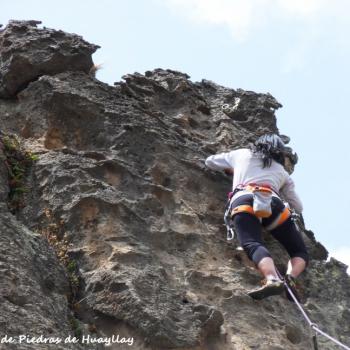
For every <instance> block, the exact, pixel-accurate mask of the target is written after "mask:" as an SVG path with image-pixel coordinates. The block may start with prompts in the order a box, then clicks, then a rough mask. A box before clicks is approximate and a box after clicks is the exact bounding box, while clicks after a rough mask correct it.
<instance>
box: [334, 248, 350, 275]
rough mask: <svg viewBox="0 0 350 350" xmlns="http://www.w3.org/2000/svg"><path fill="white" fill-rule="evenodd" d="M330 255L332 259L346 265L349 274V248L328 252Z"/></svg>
mask: <svg viewBox="0 0 350 350" xmlns="http://www.w3.org/2000/svg"><path fill="white" fill-rule="evenodd" d="M330 255H331V256H332V257H333V258H336V259H337V260H339V261H341V262H343V263H344V264H346V265H348V266H349V268H348V270H347V272H348V274H350V247H341V248H337V249H335V250H334V251H332V252H330Z"/></svg>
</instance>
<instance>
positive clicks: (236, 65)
mask: <svg viewBox="0 0 350 350" xmlns="http://www.w3.org/2000/svg"><path fill="white" fill-rule="evenodd" d="M349 12H350V1H349V0H129V1H125V0H114V1H113V0H99V1H98V2H96V1H91V0H85V1H67V0H60V1H59V2H49V1H47V0H45V1H43V0H11V1H6V2H5V1H3V3H2V5H1V11H0V23H1V24H3V25H6V23H7V22H8V20H9V19H36V20H41V21H42V22H43V25H44V26H46V27H51V28H55V29H62V30H64V31H67V32H72V33H77V34H79V35H82V36H83V37H84V39H86V40H87V41H89V42H92V43H94V44H98V45H100V46H101V49H99V50H98V51H97V52H96V53H95V54H94V57H93V58H94V61H95V63H102V65H103V68H102V69H101V70H100V72H99V73H98V76H97V77H98V78H99V79H100V80H102V81H104V82H106V83H109V84H113V82H115V81H120V80H121V79H122V76H123V75H124V74H128V73H134V72H140V73H144V72H145V71H147V70H152V69H155V68H164V69H167V68H169V69H174V70H179V71H182V72H185V73H187V74H189V75H190V76H191V80H192V81H200V80H202V79H209V80H212V81H214V82H216V83H218V84H220V85H224V86H226V87H230V88H233V89H237V88H242V89H245V90H252V91H256V92H259V93H267V92H269V93H271V94H272V95H273V96H274V97H275V98H276V99H277V100H278V101H279V102H280V103H282V105H283V108H281V109H280V110H278V111H277V112H276V116H277V121H278V122H277V126H278V128H279V130H280V133H282V134H285V135H288V136H289V137H290V138H291V143H290V146H292V147H293V149H294V150H295V151H296V152H297V153H298V156H299V163H298V164H297V167H296V170H295V172H294V174H293V175H292V176H293V178H294V181H295V183H296V189H297V192H298V194H299V195H300V197H301V198H302V201H303V203H304V219H305V223H306V227H307V229H310V230H312V231H313V232H314V233H315V236H316V239H317V240H318V241H320V242H321V243H322V244H323V245H325V247H326V248H327V249H328V251H329V252H330V254H331V255H332V256H334V257H336V258H337V259H338V260H341V261H343V262H344V263H347V264H348V265H350V223H349V221H348V220H347V218H346V217H347V214H348V213H350V186H349V187H348V186H347V181H349V172H350V157H349V154H348V153H347V149H348V141H349V139H350V135H349V132H350V121H349V117H348V114H349V112H348V110H347V107H348V96H349V95H350V85H349V79H350V65H349V62H350V40H349V36H350V20H349V18H348V13H349ZM348 271H349V270H348Z"/></svg>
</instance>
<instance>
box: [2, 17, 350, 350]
mask: <svg viewBox="0 0 350 350" xmlns="http://www.w3.org/2000/svg"><path fill="white" fill-rule="evenodd" d="M36 24H37V22H35V21H26V22H18V21H15V22H11V23H10V24H9V25H8V26H7V27H5V28H4V29H3V30H2V31H1V32H0V77H1V79H2V80H1V81H0V86H1V91H0V94H1V96H2V97H6V99H4V98H3V99H0V120H1V125H2V131H3V132H4V133H5V134H9V135H16V136H17V137H18V139H19V140H20V142H21V143H22V145H23V146H24V147H25V149H26V150H27V151H30V152H32V153H34V154H36V155H37V158H38V159H37V160H35V161H34V162H33V164H32V165H31V167H30V168H29V169H27V171H26V177H25V186H26V187H27V188H28V189H29V191H28V192H25V191H24V193H23V195H22V196H23V197H22V203H21V205H20V206H18V208H17V209H16V210H15V211H14V210H12V212H13V213H14V214H11V213H10V212H9V209H8V207H7V206H6V204H5V201H6V197H7V193H8V191H9V188H8V177H7V170H6V169H5V168H4V166H5V165H4V164H5V162H4V159H6V154H5V155H3V157H2V159H3V163H2V165H1V164H0V165H1V167H0V189H1V196H2V197H1V198H2V202H3V205H2V206H1V210H0V220H1V221H2V225H1V227H2V229H1V235H0V249H1V257H0V264H1V265H0V266H1V269H2V271H3V276H4V278H3V279H2V280H1V282H0V287H1V288H0V300H1V304H0V308H1V313H0V315H1V316H0V334H1V336H3V335H5V334H7V335H9V336H13V337H16V336H18V335H19V334H23V333H24V334H29V335H31V336H39V335H41V334H43V335H45V336H47V337H49V336H52V337H61V338H63V339H64V338H65V337H67V336H68V335H72V336H73V335H74V334H76V333H77V329H76V328H77V325H79V330H80V335H81V334H83V335H88V334H90V335H92V336H95V337H101V336H112V335H113V334H114V335H117V334H119V335H120V337H125V339H126V338H131V337H133V345H132V346H130V345H128V344H126V343H124V344H121V343H115V344H114V345H112V346H111V347H110V348H111V349H130V348H135V349H146V348H147V349H167V348H177V349H193V350H195V349H197V350H199V349H227V350H228V349H238V350H239V349H242V350H243V349H261V350H263V349H266V350H272V349H274V350H277V349H287V350H288V349H291V350H292V349H310V348H312V341H311V335H312V332H311V331H310V330H309V329H308V327H307V326H306V323H305V322H304V320H303V319H302V317H301V315H300V313H299V311H298V310H297V309H296V307H295V305H294V304H292V303H290V302H289V301H287V300H286V299H285V298H284V297H281V296H277V297H272V298H269V299H268V300H263V301H254V300H252V299H251V298H250V297H248V296H247V295H246V293H245V292H246V290H247V289H251V288H253V287H255V286H256V285H257V284H258V283H259V280H260V279H261V277H260V276H259V274H258V273H257V271H256V270H255V269H254V268H253V267H252V265H251V264H250V263H249V262H248V261H247V259H246V257H245V256H244V254H242V252H241V251H239V250H237V249H236V248H237V243H231V244H229V243H227V242H226V241H225V228H224V226H223V225H222V215H223V208H224V204H225V203H224V202H225V195H226V192H227V191H228V190H229V188H230V185H231V180H230V178H229V177H227V176H225V175H223V174H220V173H214V172H212V171H209V170H207V169H205V167H204V162H203V161H204V159H205V157H206V156H208V155H209V154H213V153H215V152H218V151H222V150H225V149H228V148H231V147H241V146H246V145H247V144H248V143H249V142H251V141H254V140H255V139H256V138H257V137H258V136H259V135H261V134H263V133H266V132H278V129H277V126H276V118H275V110H276V109H278V108H279V107H281V105H280V104H279V103H278V102H277V101H276V100H275V99H274V98H273V97H272V96H271V95H269V94H257V93H254V92H250V91H243V90H233V89H229V88H225V87H222V86H219V85H216V84H215V83H213V82H211V81H205V80H203V81H202V82H200V83H193V82H191V81H190V80H189V77H188V76H187V75H186V74H183V73H179V72H175V71H171V70H163V69H156V70H154V71H148V72H146V73H145V74H144V75H142V74H139V73H135V74H130V75H126V76H124V77H123V79H124V81H123V82H119V83H116V84H115V86H109V85H107V84H105V83H102V82H100V81H98V80H96V79H95V78H94V77H92V76H90V75H89V74H88V72H89V69H90V68H91V66H92V60H91V54H92V52H94V51H95V49H96V46H94V45H90V44H88V43H86V42H85V41H83V40H82V39H81V38H80V37H78V36H75V35H68V34H65V33H63V32H61V31H55V30H51V29H40V28H37V27H36ZM9 52H10V56H9ZM38 55H39V56H40V60H37V59H35V58H37V57H38ZM58 61H59V63H58ZM16 62H26V63H25V64H23V65H19V63H16ZM18 66H20V67H21V69H23V70H22V71H21V72H22V73H21V74H20V76H21V80H18V77H17V74H16V69H17V67H18ZM285 139H286V140H288V138H287V137H285ZM291 159H293V160H294V161H295V159H296V158H295V155H292V154H291ZM6 164H7V163H6ZM299 225H300V226H301V229H302V230H303V234H304V238H305V240H306V243H307V245H308V247H309V250H310V253H311V256H312V260H311V263H310V266H309V268H308V270H307V272H306V273H305V274H304V276H303V277H302V279H301V280H302V284H303V285H304V295H303V300H304V303H305V304H304V305H305V308H306V310H307V311H308V312H309V314H310V316H311V318H312V319H314V320H315V321H316V322H317V323H319V326H320V328H322V329H323V330H326V331H328V332H329V333H330V334H332V335H333V336H336V337H337V338H339V339H340V340H342V341H344V342H347V343H350V322H349V321H350V312H349V307H350V279H349V277H348V276H347V274H346V267H345V265H343V264H341V263H340V262H338V261H336V260H333V259H332V260H331V261H329V262H326V258H327V251H326V250H325V248H324V247H323V246H322V245H321V244H319V243H318V242H317V241H316V240H315V238H314V235H313V233H312V232H311V231H308V230H306V229H305V227H304V224H303V223H302V222H299ZM40 233H41V234H42V235H40ZM266 241H267V244H268V246H269V248H270V249H271V251H272V253H273V255H274V257H275V258H276V260H277V262H278V265H279V266H283V265H284V264H285V262H286V261H287V256H286V254H285V253H284V251H283V250H282V249H281V248H280V247H279V245H278V244H277V243H276V242H274V241H273V240H272V239H271V238H270V237H269V236H268V235H266ZM56 255H57V257H56ZM319 342H320V344H322V343H324V346H323V348H327V349H336V347H334V345H333V344H332V343H329V342H328V341H326V340H325V339H319ZM6 346H8V347H6V349H7V348H10V346H11V348H12V349H39V348H40V349H58V348H59V346H61V347H62V349H80V348H85V349H94V348H99V346H101V345H93V344H83V345H81V344H79V343H78V344H73V343H71V344H69V345H67V344H60V345H49V344H41V345H37V344H12V345H8V344H6Z"/></svg>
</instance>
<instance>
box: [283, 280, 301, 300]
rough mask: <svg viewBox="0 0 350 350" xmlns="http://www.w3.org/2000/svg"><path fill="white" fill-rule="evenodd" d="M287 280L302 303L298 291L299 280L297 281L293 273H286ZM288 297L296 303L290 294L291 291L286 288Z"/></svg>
mask: <svg viewBox="0 0 350 350" xmlns="http://www.w3.org/2000/svg"><path fill="white" fill-rule="evenodd" d="M284 280H285V282H286V283H287V285H288V287H289V289H290V290H291V291H292V293H293V294H294V296H295V298H296V299H297V300H298V302H299V303H300V295H299V292H298V286H297V282H296V278H294V277H293V276H291V275H285V277H284ZM286 297H287V299H288V300H289V301H292V302H293V303H294V299H293V297H292V296H291V295H290V293H289V292H288V289H287V288H286Z"/></svg>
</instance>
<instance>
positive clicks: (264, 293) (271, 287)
mask: <svg viewBox="0 0 350 350" xmlns="http://www.w3.org/2000/svg"><path fill="white" fill-rule="evenodd" d="M283 290H284V286H283V282H282V281H281V280H279V279H271V280H267V281H266V283H265V284H264V285H263V286H262V287H261V288H258V289H254V290H251V291H249V292H248V295H249V296H250V297H252V298H253V299H256V300H261V299H264V298H267V297H270V296H272V295H279V294H281V293H282V292H283Z"/></svg>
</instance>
